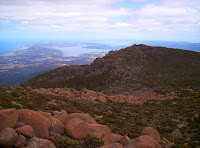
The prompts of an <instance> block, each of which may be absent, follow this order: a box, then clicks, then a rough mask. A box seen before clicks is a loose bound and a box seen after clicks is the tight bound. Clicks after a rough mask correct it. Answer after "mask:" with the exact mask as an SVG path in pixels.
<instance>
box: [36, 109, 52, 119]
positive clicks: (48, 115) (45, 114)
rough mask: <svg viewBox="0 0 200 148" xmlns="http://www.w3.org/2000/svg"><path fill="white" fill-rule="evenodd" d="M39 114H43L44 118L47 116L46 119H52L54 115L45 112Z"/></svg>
mask: <svg viewBox="0 0 200 148" xmlns="http://www.w3.org/2000/svg"><path fill="white" fill-rule="evenodd" d="M37 112H38V113H40V114H42V115H43V116H45V117H46V118H51V117H52V114H51V113H47V112H43V111H41V110H39V111H37Z"/></svg>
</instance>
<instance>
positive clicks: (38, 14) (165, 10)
mask: <svg viewBox="0 0 200 148" xmlns="http://www.w3.org/2000/svg"><path fill="white" fill-rule="evenodd" d="M0 34H1V35H0V39H1V40H8V39H13V40H15V39H18V40H23V39H26V40H28V39H29V40H34V39H38V40H96V41H98V40H112V39H121V40H126V39H136V40H164V41H189V42H200V0H0Z"/></svg>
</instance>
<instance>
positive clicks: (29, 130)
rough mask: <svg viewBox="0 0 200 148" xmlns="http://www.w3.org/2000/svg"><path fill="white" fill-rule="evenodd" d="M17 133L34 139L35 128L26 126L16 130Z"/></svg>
mask: <svg viewBox="0 0 200 148" xmlns="http://www.w3.org/2000/svg"><path fill="white" fill-rule="evenodd" d="M15 131H16V132H18V133H19V134H22V135H24V136H26V137H28V138H31V137H33V128H32V127H31V126H30V125H25V126H22V127H20V128H17V129H15Z"/></svg>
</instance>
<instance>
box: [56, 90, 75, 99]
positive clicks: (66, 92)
mask: <svg viewBox="0 0 200 148" xmlns="http://www.w3.org/2000/svg"><path fill="white" fill-rule="evenodd" d="M57 94H58V95H60V96H65V97H67V98H71V97H72V98H73V97H75V95H74V94H73V93H72V91H71V90H70V89H67V88H61V89H60V91H59V92H58V93H57Z"/></svg>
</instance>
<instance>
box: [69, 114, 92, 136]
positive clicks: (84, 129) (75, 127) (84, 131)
mask: <svg viewBox="0 0 200 148" xmlns="http://www.w3.org/2000/svg"><path fill="white" fill-rule="evenodd" d="M65 131H66V133H67V134H68V135H69V136H71V137H72V138H74V139H84V138H86V137H87V136H88V135H89V134H90V129H89V127H88V124H86V123H85V122H84V121H83V120H81V119H79V118H73V119H70V120H69V121H68V122H67V123H66V125H65Z"/></svg>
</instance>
